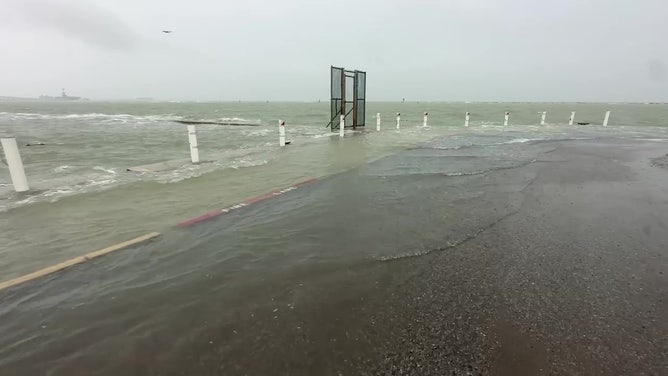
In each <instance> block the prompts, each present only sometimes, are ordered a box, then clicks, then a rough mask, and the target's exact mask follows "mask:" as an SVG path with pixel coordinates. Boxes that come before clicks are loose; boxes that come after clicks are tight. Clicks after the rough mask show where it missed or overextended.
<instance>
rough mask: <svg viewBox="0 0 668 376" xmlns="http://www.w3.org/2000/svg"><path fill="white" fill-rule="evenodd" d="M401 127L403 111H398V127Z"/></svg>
mask: <svg viewBox="0 0 668 376" xmlns="http://www.w3.org/2000/svg"><path fill="white" fill-rule="evenodd" d="M399 128H401V113H399V112H397V129H399Z"/></svg>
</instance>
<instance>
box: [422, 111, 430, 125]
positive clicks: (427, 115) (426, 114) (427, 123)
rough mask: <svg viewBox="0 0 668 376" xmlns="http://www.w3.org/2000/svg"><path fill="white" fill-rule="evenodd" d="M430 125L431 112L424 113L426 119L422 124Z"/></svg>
mask: <svg viewBox="0 0 668 376" xmlns="http://www.w3.org/2000/svg"><path fill="white" fill-rule="evenodd" d="M428 125H429V113H428V112H425V113H424V120H423V121H422V126H423V127H427V126H428Z"/></svg>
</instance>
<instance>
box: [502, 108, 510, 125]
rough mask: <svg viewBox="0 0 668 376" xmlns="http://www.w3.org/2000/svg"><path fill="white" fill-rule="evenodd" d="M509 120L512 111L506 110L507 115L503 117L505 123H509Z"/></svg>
mask: <svg viewBox="0 0 668 376" xmlns="http://www.w3.org/2000/svg"><path fill="white" fill-rule="evenodd" d="M508 120H510V112H508V111H506V116H505V117H504V119H503V125H508Z"/></svg>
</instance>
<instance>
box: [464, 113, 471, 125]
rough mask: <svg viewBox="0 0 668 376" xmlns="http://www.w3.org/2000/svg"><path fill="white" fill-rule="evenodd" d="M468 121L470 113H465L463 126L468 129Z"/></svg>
mask: <svg viewBox="0 0 668 376" xmlns="http://www.w3.org/2000/svg"><path fill="white" fill-rule="evenodd" d="M469 120H471V113H470V112H466V119H465V120H464V126H465V127H468V126H469Z"/></svg>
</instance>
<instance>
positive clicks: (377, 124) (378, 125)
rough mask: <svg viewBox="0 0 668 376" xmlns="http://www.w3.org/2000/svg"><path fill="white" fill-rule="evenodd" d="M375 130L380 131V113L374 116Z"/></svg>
mask: <svg viewBox="0 0 668 376" xmlns="http://www.w3.org/2000/svg"><path fill="white" fill-rule="evenodd" d="M376 130H377V131H380V112H379V113H377V114H376Z"/></svg>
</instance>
